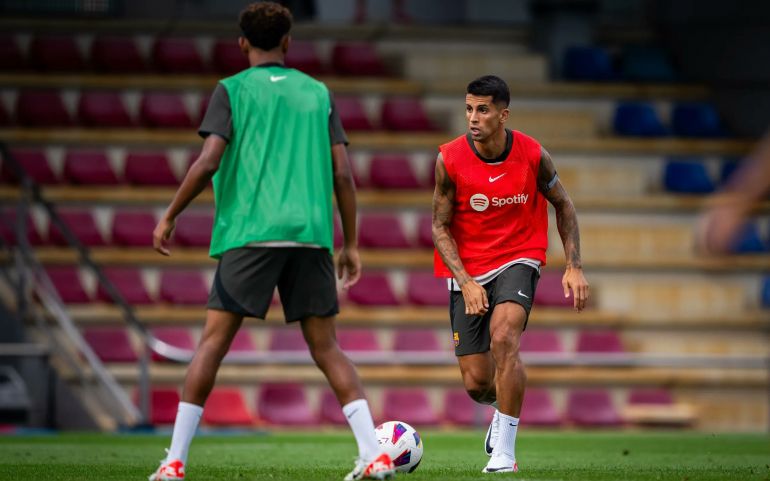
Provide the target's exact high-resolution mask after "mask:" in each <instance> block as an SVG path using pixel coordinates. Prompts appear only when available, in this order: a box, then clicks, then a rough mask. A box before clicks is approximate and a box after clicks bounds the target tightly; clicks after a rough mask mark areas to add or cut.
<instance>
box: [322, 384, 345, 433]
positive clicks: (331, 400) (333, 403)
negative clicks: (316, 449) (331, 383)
mask: <svg viewBox="0 0 770 481" xmlns="http://www.w3.org/2000/svg"><path fill="white" fill-rule="evenodd" d="M319 417H320V421H321V422H322V423H329V424H338V425H347V424H348V420H347V418H346V417H345V413H343V412H342V407H341V406H340V402H339V401H338V400H337V397H336V396H335V395H334V393H333V392H332V391H331V389H325V390H324V391H323V393H322V394H321V409H320V416H319Z"/></svg>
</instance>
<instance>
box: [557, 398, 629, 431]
mask: <svg viewBox="0 0 770 481" xmlns="http://www.w3.org/2000/svg"><path fill="white" fill-rule="evenodd" d="M567 419H568V420H569V421H570V422H572V423H574V424H575V425H577V426H591V427H603V426H607V427H610V426H619V425H621V424H623V420H622V419H621V418H620V415H619V414H618V412H617V410H616V409H615V406H614V405H613V403H612V398H611V397H610V393H609V392H608V391H605V390H603V389H576V390H574V391H571V392H570V393H569V396H568V398H567Z"/></svg>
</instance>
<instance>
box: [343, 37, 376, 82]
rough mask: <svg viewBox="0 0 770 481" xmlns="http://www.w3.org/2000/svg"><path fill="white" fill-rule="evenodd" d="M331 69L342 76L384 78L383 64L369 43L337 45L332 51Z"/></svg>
mask: <svg viewBox="0 0 770 481" xmlns="http://www.w3.org/2000/svg"><path fill="white" fill-rule="evenodd" d="M332 67H333V68H334V71H335V73H337V74H338V75H342V76H357V77H386V76H387V75H388V72H387V70H386V69H385V64H383V63H382V60H381V59H380V55H379V54H378V53H377V50H376V49H375V48H374V45H372V44H371V43H365V42H354V43H338V44H336V45H335V46H334V48H333V49H332Z"/></svg>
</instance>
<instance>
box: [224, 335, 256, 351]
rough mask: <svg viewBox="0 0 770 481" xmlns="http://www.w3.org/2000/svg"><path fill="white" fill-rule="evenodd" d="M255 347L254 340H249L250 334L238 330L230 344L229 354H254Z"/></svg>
mask: <svg viewBox="0 0 770 481" xmlns="http://www.w3.org/2000/svg"><path fill="white" fill-rule="evenodd" d="M256 351H257V345H256V344H254V340H253V339H252V338H251V333H250V332H249V330H248V329H239V330H238V332H236V333H235V337H234V338H233V342H232V343H231V344H230V352H256Z"/></svg>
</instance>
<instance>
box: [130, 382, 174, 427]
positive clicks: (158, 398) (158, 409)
mask: <svg viewBox="0 0 770 481" xmlns="http://www.w3.org/2000/svg"><path fill="white" fill-rule="evenodd" d="M138 397H139V394H138V393H137V399H138ZM180 400H181V399H180V398H179V392H178V391H177V390H176V388H173V387H170V388H151V389H150V423H152V424H155V425H158V424H174V421H176V412H177V410H178V409H179V401H180Z"/></svg>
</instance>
